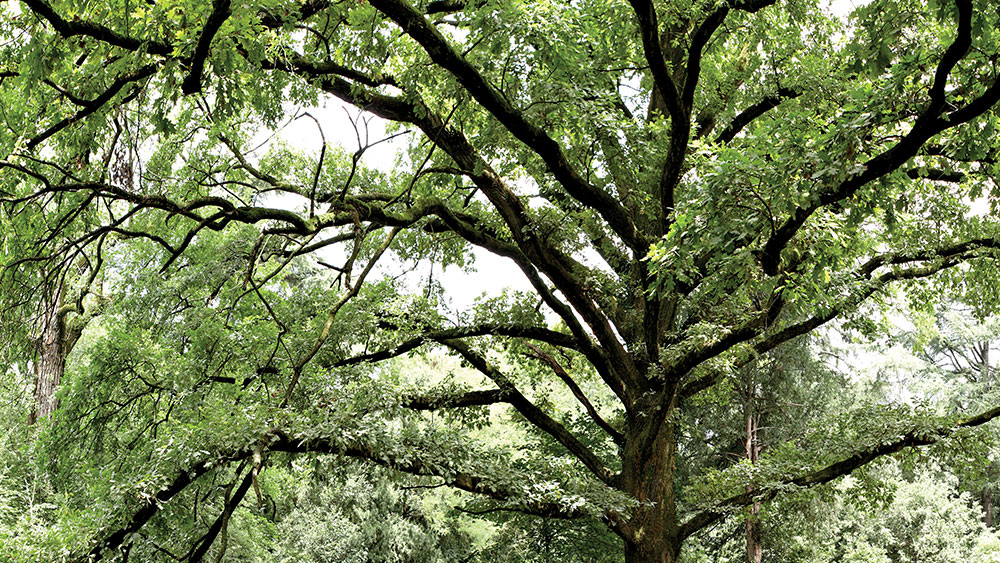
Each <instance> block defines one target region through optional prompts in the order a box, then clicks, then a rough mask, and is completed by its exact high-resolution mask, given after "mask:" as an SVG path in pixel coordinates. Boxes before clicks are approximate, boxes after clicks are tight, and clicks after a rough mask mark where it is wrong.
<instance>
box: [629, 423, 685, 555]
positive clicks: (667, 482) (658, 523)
mask: <svg viewBox="0 0 1000 563" xmlns="http://www.w3.org/2000/svg"><path fill="white" fill-rule="evenodd" d="M650 418H652V417H650V416H643V415H639V416H637V417H636V420H635V421H634V423H635V424H634V425H630V426H632V427H631V428H630V432H629V435H628V437H627V439H626V442H625V447H624V455H623V460H622V461H623V466H622V487H623V489H624V490H625V492H627V493H629V494H630V495H632V496H633V497H634V498H635V499H636V500H638V501H639V502H640V503H642V506H640V507H639V508H637V509H636V511H635V512H634V513H633V515H632V517H631V519H630V520H628V522H627V523H625V524H624V525H623V526H622V527H621V528H622V529H621V531H622V532H623V533H622V535H623V537H624V539H625V561H626V563H675V562H676V561H677V558H678V556H679V555H680V548H681V540H680V534H679V532H680V530H679V526H678V523H677V513H676V507H675V504H674V503H675V499H674V470H675V468H676V466H675V455H676V451H677V448H676V443H675V441H674V428H673V424H672V423H671V422H669V418H668V422H667V423H665V424H661V425H659V428H653V427H652V425H651V424H649V423H648V422H647V423H646V424H645V425H643V421H648V420H649V419H650ZM650 443H651V445H648V446H647V444H650Z"/></svg>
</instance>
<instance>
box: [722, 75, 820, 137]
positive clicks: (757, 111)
mask: <svg viewBox="0 0 1000 563" xmlns="http://www.w3.org/2000/svg"><path fill="white" fill-rule="evenodd" d="M801 95H802V92H799V91H797V90H793V89H791V88H778V93H777V94H775V95H773V96H767V97H765V98H764V99H762V100H761V101H759V102H757V103H756V104H754V105H752V106H750V107H748V108H747V109H745V110H743V111H742V112H740V113H738V114H737V115H736V117H734V118H733V120H732V121H731V122H730V123H729V125H728V126H727V127H726V128H725V129H723V130H722V132H721V133H719V135H718V136H717V137H716V138H715V142H716V143H718V144H723V143H728V142H730V141H732V140H733V139H734V138H736V135H738V134H739V132H740V131H742V130H743V128H745V127H746V126H747V125H749V124H750V123H751V122H753V120H754V119H757V118H758V117H760V116H762V115H764V114H765V113H767V112H768V111H770V110H772V109H774V108H776V107H778V105H779V104H781V102H783V101H785V100H791V99H794V98H797V97H799V96H801Z"/></svg>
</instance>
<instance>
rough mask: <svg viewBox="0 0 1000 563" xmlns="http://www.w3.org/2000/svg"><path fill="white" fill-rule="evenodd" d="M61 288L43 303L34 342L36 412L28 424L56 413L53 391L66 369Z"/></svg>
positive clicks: (54, 391) (64, 326) (54, 393)
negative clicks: (36, 336) (35, 357)
mask: <svg viewBox="0 0 1000 563" xmlns="http://www.w3.org/2000/svg"><path fill="white" fill-rule="evenodd" d="M62 293H63V292H62V288H59V289H57V290H55V291H54V292H53V293H52V298H51V299H49V300H48V301H47V302H46V303H45V308H44V310H43V311H42V314H41V322H40V323H39V325H40V326H39V334H38V339H37V340H36V341H35V352H36V354H37V360H36V362H35V408H34V412H33V413H32V415H31V422H32V423H34V422H37V421H39V420H42V419H45V418H47V417H48V416H50V415H51V414H52V413H53V412H55V410H56V407H57V406H58V405H57V403H56V389H57V388H58V387H59V382H60V381H61V380H62V376H63V372H64V371H65V369H66V346H65V345H66V343H67V342H66V338H65V336H66V322H65V316H64V315H61V314H60V311H59V308H60V306H61V303H62Z"/></svg>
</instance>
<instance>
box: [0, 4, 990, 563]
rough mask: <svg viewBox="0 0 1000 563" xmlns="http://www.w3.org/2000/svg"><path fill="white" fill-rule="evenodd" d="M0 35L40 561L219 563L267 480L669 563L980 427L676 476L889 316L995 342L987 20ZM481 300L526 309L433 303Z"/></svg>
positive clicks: (4, 161)
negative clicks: (402, 481) (375, 490)
mask: <svg viewBox="0 0 1000 563" xmlns="http://www.w3.org/2000/svg"><path fill="white" fill-rule="evenodd" d="M3 10H4V11H3V12H0V14H2V15H0V85H2V89H0V237H2V240H0V271H2V276H0V308H2V316H0V336H2V338H0V349H2V355H0V357H3V358H4V359H5V363H6V365H7V366H6V368H5V369H6V373H7V376H6V377H8V378H13V379H16V380H17V381H26V380H27V379H29V378H32V377H33V378H34V380H35V386H36V405H35V408H34V411H33V412H35V416H37V417H38V418H39V420H40V421H41V423H42V426H43V436H42V439H41V440H40V441H39V442H38V444H37V445H36V446H32V447H33V448H36V449H35V450H34V451H35V454H36V455H37V456H38V458H39V460H40V463H41V465H42V467H43V468H44V471H46V472H47V474H48V475H50V476H51V480H52V483H53V491H54V494H56V495H59V503H58V504H59V505H60V506H61V507H63V508H61V509H60V510H65V511H67V512H66V518H64V519H62V520H60V522H61V524H60V526H58V527H56V528H54V529H52V530H50V532H49V533H51V534H52V538H51V541H50V545H59V546H67V545H68V546H72V547H71V548H70V547H67V548H65V549H66V552H65V553H62V554H61V555H60V557H63V558H64V559H65V560H68V561H87V560H90V561H94V560H103V559H115V558H118V560H126V559H128V558H129V557H130V555H131V556H132V557H135V558H136V559H139V560H143V561H147V560H149V561H152V560H158V559H164V558H166V560H170V557H173V558H174V559H177V558H178V557H182V556H180V555H174V554H184V555H183V558H185V559H190V560H192V561H196V560H201V559H202V558H204V557H206V556H208V555H209V554H215V556H216V557H217V560H222V557H223V556H224V554H225V550H226V547H225V546H226V541H227V540H226V538H227V535H226V530H227V529H228V528H227V527H228V523H229V521H230V519H231V518H237V517H238V518H249V516H246V515H242V516H241V514H242V513H240V512H238V511H237V509H238V507H239V505H240V503H241V502H242V503H252V502H254V501H256V503H257V505H258V507H259V508H260V510H261V511H263V510H264V504H265V502H266V498H267V495H266V494H264V493H262V492H261V488H262V487H264V488H265V493H266V492H267V491H266V478H267V476H266V472H267V471H268V468H269V467H281V466H282V464H285V465H288V464H294V463H298V462H301V460H306V459H313V460H315V459H328V456H329V455H333V456H338V457H335V458H334V459H347V458H354V459H356V460H361V461H364V462H367V463H369V464H374V465H376V466H381V467H383V468H387V469H389V470H391V472H392V474H393V475H396V476H400V475H408V476H410V477H409V478H410V481H406V482H407V483H410V485H408V486H427V487H431V486H439V485H440V486H448V487H452V488H454V489H457V490H459V491H461V492H462V493H461V494H459V496H456V497H455V502H456V503H459V504H460V505H461V506H462V507H463V509H464V510H468V511H473V512H480V513H490V512H493V511H509V512H514V513H525V514H528V515H534V516H537V517H541V518H543V519H552V520H571V521H572V520H578V521H582V522H587V523H589V524H595V523H597V524H599V525H600V526H604V527H605V528H606V529H607V530H609V532H610V533H612V534H614V535H615V536H616V537H617V538H619V539H620V542H621V546H622V547H621V549H622V554H623V557H624V558H625V560H626V561H628V562H630V563H631V562H639V561H643V562H646V561H649V562H653V561H655V562H675V561H677V559H678V557H680V554H681V551H682V546H683V545H684V543H685V541H686V540H688V539H689V538H690V537H691V536H692V535H694V534H696V533H698V532H700V531H703V530H705V529H706V527H708V526H710V525H712V524H714V523H717V522H719V521H720V520H723V519H725V518H728V517H730V516H733V515H735V514H740V511H741V510H743V509H745V508H747V507H753V506H757V505H759V503H762V502H766V501H770V500H773V499H776V498H777V499H779V500H780V499H782V498H785V497H787V496H788V495H793V494H794V493H795V492H796V491H799V490H801V489H804V488H810V487H815V486H818V485H823V484H825V483H829V482H831V481H833V480H835V479H837V478H839V477H842V476H844V475H847V474H849V473H851V472H852V471H854V470H856V469H858V468H861V467H863V466H865V465H867V464H869V463H871V462H872V461H874V460H877V459H879V458H882V457H884V456H889V455H892V454H896V453H898V452H900V451H903V450H905V449H908V448H914V447H919V446H927V445H931V444H936V443H939V442H942V441H947V440H950V439H953V438H954V437H956V436H958V437H959V438H961V439H964V438H963V437H967V436H969V435H971V434H972V433H973V432H974V430H975V429H976V428H978V427H980V426H981V425H983V424H985V423H987V422H989V421H990V420H992V419H993V418H995V417H996V416H998V415H1000V409H998V408H992V409H987V410H982V411H971V410H964V411H962V412H960V413H959V414H953V413H951V412H949V413H946V414H941V413H936V412H932V411H929V410H925V409H920V408H914V407H908V406H906V405H890V406H886V405H885V404H881V403H872V404H861V405H858V406H857V408H856V409H854V410H851V411H848V412H846V413H844V414H839V415H837V416H836V417H834V418H832V419H830V420H825V421H824V422H823V423H821V424H815V425H814V426H813V428H812V431H811V432H808V433H806V434H802V435H798V436H789V437H786V438H782V440H783V441H782V442H781V444H780V445H777V446H775V447H773V448H771V449H770V450H769V451H767V452H765V453H764V454H763V455H761V456H760V458H759V459H756V458H755V459H754V460H753V461H754V463H740V464H735V465H732V466H729V467H716V466H711V465H708V466H706V465H705V464H704V463H702V462H701V461H699V460H701V455H700V453H699V449H698V447H696V446H693V445H692V444H694V442H691V441H690V437H691V436H692V435H695V436H701V437H703V438H704V439H705V440H708V439H711V438H712V437H713V436H721V435H726V433H727V432H728V430H727V429H726V428H727V427H728V426H729V425H731V423H732V417H731V414H732V413H726V412H724V409H719V408H715V409H713V408H711V407H710V405H712V403H713V401H714V402H718V401H721V400H722V399H721V397H724V396H726V395H727V394H728V393H729V392H730V391H731V390H732V389H733V388H734V386H738V385H741V384H745V383H746V381H747V380H746V377H747V374H748V373H751V372H752V370H754V369H758V370H761V369H764V370H767V369H771V368H768V367H767V366H772V367H773V365H774V364H773V362H774V358H777V357H780V352H781V350H782V349H783V348H784V347H786V346H790V345H801V339H802V338H803V337H807V336H808V335H810V334H812V333H814V332H815V331H817V330H818V329H820V328H821V327H824V326H826V325H829V324H830V323H834V322H837V323H841V325H842V326H844V327H845V328H846V329H847V330H852V331H857V332H859V333H861V334H874V333H876V332H877V331H878V330H879V326H878V324H877V321H876V320H873V318H875V317H877V315H873V311H876V310H877V308H878V307H879V305H880V304H884V303H890V302H891V301H890V300H889V297H890V296H891V295H893V292H894V291H898V290H905V296H906V297H907V298H908V299H909V300H910V301H911V302H912V303H913V304H914V306H916V307H924V308H931V307H933V305H934V303H935V302H936V300H937V299H938V298H939V297H940V296H941V295H950V296H952V297H954V298H956V299H960V300H962V301H963V302H965V303H969V304H971V305H972V306H973V308H974V310H975V314H976V315H978V316H979V317H980V318H982V317H985V316H987V315H989V314H991V313H993V312H995V310H996V304H997V303H998V297H1000V284H998V281H1000V280H998V268H997V267H996V258H997V255H998V249H1000V221H998V219H997V215H996V211H997V204H998V202H1000V191H998V188H997V183H996V181H995V175H996V174H997V173H998V172H1000V169H998V164H997V158H996V157H997V151H998V149H1000V146H998V141H997V138H998V137H997V135H996V131H995V128H996V124H997V118H998V113H997V110H996V105H997V102H998V101H1000V78H998V67H997V64H998V58H1000V37H998V35H997V31H996V30H997V29H998V28H1000V10H998V6H997V5H994V3H990V2H986V3H983V2H979V3H975V4H974V3H973V2H971V0H955V1H947V0H945V1H942V0H934V1H929V0H928V1H926V2H925V1H922V0H874V1H873V2H870V3H868V4H866V5H864V6H862V7H859V8H857V9H855V10H854V11H853V12H852V13H851V15H850V16H849V17H846V16H841V15H838V14H837V13H834V12H832V11H831V10H830V9H829V7H828V6H826V5H825V4H824V3H822V2H812V1H809V0H782V1H777V0H706V1H698V0H683V1H679V2H662V1H659V0H629V1H628V2H616V1H611V0H607V1H598V2H594V1H590V0H584V1H581V2H572V3H551V2H513V1H504V0H496V1H494V0H430V1H427V2H410V1H408V0H367V1H362V2H357V1H331V0H248V1H246V2H231V1H230V0H213V1H212V2H193V1H190V0H147V1H145V2H139V1H131V0H111V1H106V2H92V1H89V0H61V1H46V0H23V1H22V2H21V3H20V4H16V5H15V4H11V5H7V6H6V7H5V8H3ZM341 105H344V106H345V107H346V108H349V109H347V110H346V114H345V113H343V112H342V111H341V110H340V106H341ZM324 108H326V109H324ZM345 115H346V118H345V117H344V116H345ZM306 120H309V121H306ZM376 120H377V121H376ZM289 123H294V124H295V126H298V127H301V126H302V124H303V123H309V124H310V126H312V125H315V127H316V129H315V130H316V131H317V132H318V133H319V137H320V143H319V144H318V145H319V146H315V147H313V146H306V144H305V143H302V142H296V140H295V139H287V138H284V137H282V136H281V134H280V132H281V131H282V130H283V129H284V128H287V127H288V126H289ZM298 130H299V131H304V130H305V129H301V128H300V129H298ZM345 139H346V141H344V140H345ZM328 140H329V141H330V142H327V141H328ZM386 145H391V146H392V147H393V148H394V154H395V156H393V157H392V158H393V159H394V160H393V162H391V163H390V162H388V161H386V159H375V158H373V156H372V155H373V154H375V152H376V147H379V148H381V147H384V146H386ZM382 154H385V153H382ZM486 254H491V255H495V256H497V257H500V258H502V259H503V261H504V262H503V263H504V264H505V265H506V266H505V267H504V268H503V271H502V272H496V271H493V272H487V271H483V272H477V270H476V269H475V263H476V260H477V257H479V258H480V259H481V257H482V256H485V255H486ZM454 271H463V272H465V274H464V277H461V278H449V277H447V276H445V277H442V272H454ZM501 275H502V276H510V277H518V278H519V279H523V280H524V281H525V282H526V283H525V284H524V287H526V288H530V289H525V290H522V291H514V290H511V291H507V292H504V293H503V294H500V295H483V296H482V297H481V298H479V299H478V300H476V301H475V303H474V304H472V305H469V306H465V305H464V304H458V305H455V303H456V302H457V300H454V299H453V297H454V295H455V292H456V291H459V289H461V290H462V291H469V286H472V288H473V289H475V286H476V285H477V283H481V282H477V279H480V278H477V276H494V277H496V276H501ZM454 279H460V280H464V281H460V282H459V284H460V285H462V286H463V287H461V288H458V287H452V286H451V285H450V283H451V281H450V280H454ZM796 343H798V344H796ZM417 358H423V359H422V360H421V361H417ZM32 374H33V375H32ZM802 377H803V378H804V377H805V376H802ZM778 380H781V378H775V379H773V381H778ZM793 380H794V378H793ZM753 381H760V382H764V381H772V380H771V379H768V378H766V377H764V376H760V377H757V378H755V379H753ZM803 381H804V379H803ZM755 385H756V384H755ZM57 387H58V388H59V392H58V393H57V394H55V395H53V394H52V393H53V392H54V391H53V390H54V389H55V388H57ZM820 388H822V386H818V387H814V388H813V389H814V391H815V390H816V389H820ZM782 389H788V388H787V387H783V388H782ZM791 389H792V391H788V392H789V393H794V394H796V396H798V394H800V393H802V391H801V388H799V390H795V389H794V388H791ZM752 394H753V393H751V395H752ZM765 395H766V394H765ZM807 395H808V394H807ZM748 396H749V395H748ZM57 399H58V401H57ZM761 400H763V399H761ZM706 405H709V406H708V407H707V406H706ZM803 424H805V423H803ZM692 429H694V430H696V432H695V433H692ZM296 460H300V461H296ZM317 467H320V468H321V467H326V466H324V465H323V464H322V463H320V464H319V465H317ZM317 470H318V469H317ZM209 483H210V484H209ZM345 486H346V485H345ZM195 491H197V492H195ZM316 494H327V493H319V492H317V493H316ZM380 494H382V493H380ZM392 494H394V493H389V492H386V493H384V496H385V498H386V499H387V500H385V503H386V504H385V505H380V506H378V507H369V508H365V510H366V511H368V512H370V513H372V514H377V513H379V511H380V510H386V508H385V506H405V505H406V501H397V500H392V499H393V498H395V497H392ZM390 497H391V498H390ZM95 499H99V500H100V502H98V501H97V500H95ZM200 505H201V506H203V507H204V510H203V511H202V512H200V513H199V512H198V507H199V506H200ZM206 511H207V512H209V513H210V515H209V516H206V515H205V512H206ZM70 515H71V517H70ZM234 515H235V516H234ZM333 517H334V516H331V518H333ZM345 518H346V517H345ZM560 525H561V524H560ZM401 526H402V524H401ZM428 526H429V525H428V524H426V523H418V524H415V525H414V527H412V528H406V529H408V530H412V534H413V536H412V537H413V538H422V537H423V536H422V535H421V534H423V533H424V531H426V530H427V529H430V528H429V527H428ZM431 528H432V526H431ZM400 529H403V528H400ZM553 529H555V528H553ZM170 530H175V533H174V534H173V535H171V534H170V532H169V531H170ZM407 533H410V532H407ZM448 533H449V534H451V533H452V532H448ZM456 534H457V533H456ZM448 537H453V538H456V539H455V540H454V541H455V542H457V543H461V542H462V541H465V540H462V539H461V538H460V534H457V535H455V534H453V535H451V536H448ZM376 539H377V538H376ZM234 541H235V540H234ZM366 541H367V540H366ZM371 541H372V542H374V543H372V544H371V545H376V544H377V543H378V542H377V541H376V540H375V539H372V540H371ZM421 542H424V543H421ZM43 543H44V542H43ZM366 545H367V544H366ZM419 546H423V547H419ZM410 547H412V549H413V550H414V551H413V553H432V552H433V553H437V552H436V551H434V550H438V549H443V548H442V547H441V545H440V544H434V543H433V542H432V543H426V542H425V541H424V540H423V539H420V540H419V541H418V540H417V539H414V540H413V545H411V546H410ZM418 547H419V549H418ZM60 549H62V547H60ZM331 549H333V548H331ZM338 549H339V548H338ZM421 549H422V550H423V551H420V550H421ZM24 557H25V558H30V557H31V555H25V556H24ZM415 557H418V556H415Z"/></svg>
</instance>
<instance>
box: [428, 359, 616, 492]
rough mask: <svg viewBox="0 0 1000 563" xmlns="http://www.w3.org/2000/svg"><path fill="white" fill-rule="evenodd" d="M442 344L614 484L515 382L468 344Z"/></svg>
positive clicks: (601, 466) (587, 452) (593, 458)
mask: <svg viewBox="0 0 1000 563" xmlns="http://www.w3.org/2000/svg"><path fill="white" fill-rule="evenodd" d="M442 343H443V344H444V345H445V346H448V347H449V348H451V349H452V350H455V351H456V352H458V353H459V354H460V355H461V356H462V357H463V358H465V360H466V361H467V362H469V364H471V365H472V367H474V368H476V369H477V370H479V371H480V372H481V373H482V374H483V375H485V376H486V377H487V378H489V379H490V380H491V381H492V382H493V383H495V384H496V386H497V387H499V388H500V390H501V391H503V392H504V394H505V399H506V400H507V402H509V403H510V404H511V406H513V407H514V408H515V409H517V412H519V413H521V415H522V416H524V418H526V419H527V420H528V421H529V422H531V423H532V424H533V425H535V426H537V427H538V428H540V429H542V430H544V431H545V432H547V433H548V434H549V435H550V436H552V437H553V438H555V440H556V441H557V442H559V443H560V444H562V445H563V447H565V448H566V449H567V450H569V452H570V453H572V454H573V455H574V456H575V457H576V458H577V459H579V460H580V461H581V462H582V463H583V464H584V465H585V466H586V467H587V469H590V471H591V472H592V473H593V474H594V475H595V476H597V478H598V479H600V480H601V481H603V482H604V483H606V484H609V485H610V484H611V483H612V482H613V481H614V474H613V473H612V472H611V470H610V469H608V468H607V467H605V466H604V464H603V463H602V462H601V460H600V459H598V457H597V456H596V455H595V454H594V452H592V451H591V450H590V448H588V447H587V446H586V445H585V444H584V443H583V442H581V441H580V440H579V439H578V438H577V437H576V436H574V435H573V434H572V433H571V432H570V431H569V430H567V429H566V427H564V426H563V425H562V424H560V423H559V422H557V421H556V420H555V419H554V418H552V417H551V416H549V415H548V414H547V413H545V411H543V410H542V409H540V408H538V406H537V405H535V404H534V403H532V402H531V401H529V400H528V398H527V397H525V396H524V395H523V394H521V392H520V391H519V390H518V389H517V387H515V386H514V383H513V382H511V380H510V379H508V378H507V376H506V375H504V374H503V373H502V372H501V371H500V370H499V369H497V368H496V367H495V366H493V365H492V364H490V363H489V362H488V361H487V360H486V358H484V357H483V356H482V355H481V354H479V353H478V352H476V351H474V350H472V348H470V347H469V345H468V344H466V343H465V342H462V341H461V340H446V341H444V342H442Z"/></svg>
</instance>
